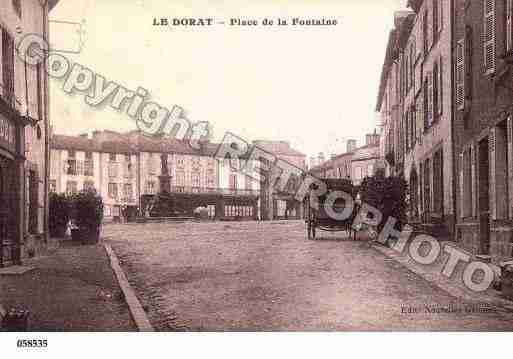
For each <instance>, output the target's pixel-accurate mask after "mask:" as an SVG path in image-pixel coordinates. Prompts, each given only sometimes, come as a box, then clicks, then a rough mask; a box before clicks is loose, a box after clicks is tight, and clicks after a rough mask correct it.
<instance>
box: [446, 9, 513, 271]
mask: <svg viewBox="0 0 513 359" xmlns="http://www.w3.org/2000/svg"><path fill="white" fill-rule="evenodd" d="M454 8H455V14H454V19H455V26H454V28H455V36H454V40H453V42H452V45H453V47H454V49H455V51H454V53H453V61H454V63H455V67H454V69H455V74H454V105H455V119H454V128H455V133H456V134H457V136H455V137H454V139H455V152H456V160H457V165H456V171H457V176H456V183H457V186H456V188H457V190H456V208H457V232H456V239H457V241H458V242H459V243H460V245H461V246H462V247H464V248H465V249H467V250H469V251H471V252H472V253H473V254H478V255H484V256H490V257H491V259H492V260H493V261H494V262H499V261H501V260H503V259H510V258H511V257H512V256H513V246H512V243H513V238H512V234H513V162H512V161H513V148H512V140H513V132H512V131H513V130H512V114H513V85H512V84H513V81H512V76H513V28H512V26H513V25H512V18H513V1H511V0H484V1H463V0H455V6H454Z"/></svg>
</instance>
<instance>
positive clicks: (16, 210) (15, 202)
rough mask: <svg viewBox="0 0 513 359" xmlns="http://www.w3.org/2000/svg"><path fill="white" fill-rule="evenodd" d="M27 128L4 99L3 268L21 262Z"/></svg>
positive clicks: (0, 138) (0, 114)
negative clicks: (24, 135)
mask: <svg viewBox="0 0 513 359" xmlns="http://www.w3.org/2000/svg"><path fill="white" fill-rule="evenodd" d="M24 127H25V120H24V119H23V118H22V117H21V116H20V115H19V114H18V113H17V112H16V111H14V110H12V108H11V107H10V106H9V105H7V104H6V103H5V102H3V100H2V99H0V268H1V267H5V266H8V265H12V264H19V263H20V261H21V252H22V244H23V240H22V239H23V224H24V221H23V182H22V181H21V179H22V178H24V176H23V175H24V170H23V164H24V161H25V159H24V156H23V155H22V153H23V147H22V143H23V129H24Z"/></svg>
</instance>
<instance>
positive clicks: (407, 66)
mask: <svg viewBox="0 0 513 359" xmlns="http://www.w3.org/2000/svg"><path fill="white" fill-rule="evenodd" d="M417 19H420V20H418V21H421V22H420V25H419V26H418V27H417V29H418V30H420V31H422V35H421V34H414V33H412V34H411V39H410V41H409V44H408V45H407V46H406V47H405V50H404V52H403V54H402V55H401V66H400V68H398V78H399V80H398V82H397V93H398V94H400V96H401V98H405V97H406V95H407V94H408V92H409V91H410V90H411V89H415V88H416V85H417V84H416V83H415V77H416V68H419V66H417V61H418V60H419V59H420V57H421V56H422V54H423V56H424V58H426V56H427V55H428V53H429V51H430V49H431V48H432V47H433V46H434V45H435V44H436V43H437V42H438V40H439V39H440V34H441V32H442V29H443V3H441V2H440V0H431V11H429V7H427V8H426V10H425V11H424V13H423V14H421V15H420V14H419V15H418V16H417ZM430 23H431V25H432V26H431V31H429V28H430V27H429V25H430ZM420 36H422V48H420V47H418V46H417V39H418V38H420ZM421 50H422V52H421ZM417 77H418V74H417ZM419 85H420V84H419ZM417 89H418V88H417Z"/></svg>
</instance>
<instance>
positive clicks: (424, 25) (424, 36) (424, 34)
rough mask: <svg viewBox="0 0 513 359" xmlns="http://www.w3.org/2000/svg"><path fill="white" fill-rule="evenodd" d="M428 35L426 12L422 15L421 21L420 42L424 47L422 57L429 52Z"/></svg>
mask: <svg viewBox="0 0 513 359" xmlns="http://www.w3.org/2000/svg"><path fill="white" fill-rule="evenodd" d="M428 36H429V33H428V13H427V11H426V12H425V13H424V16H423V19H422V41H423V47H424V57H425V56H427V53H428V50H429V38H428Z"/></svg>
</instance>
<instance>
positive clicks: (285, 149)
mask: <svg viewBox="0 0 513 359" xmlns="http://www.w3.org/2000/svg"><path fill="white" fill-rule="evenodd" d="M253 145H255V146H256V147H259V148H261V149H263V150H266V151H268V152H271V153H272V154H274V155H277V156H292V157H305V158H306V155H305V154H303V153H301V152H299V151H297V150H295V149H294V148H292V147H290V144H289V143H288V142H286V141H263V140H257V141H253Z"/></svg>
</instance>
